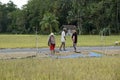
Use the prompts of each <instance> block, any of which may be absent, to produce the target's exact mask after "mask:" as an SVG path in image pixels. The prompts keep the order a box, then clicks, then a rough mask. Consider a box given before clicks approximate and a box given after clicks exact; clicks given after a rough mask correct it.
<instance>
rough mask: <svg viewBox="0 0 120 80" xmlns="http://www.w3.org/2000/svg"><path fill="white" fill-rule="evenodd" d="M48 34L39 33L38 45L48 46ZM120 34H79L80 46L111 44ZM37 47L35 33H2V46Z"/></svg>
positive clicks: (58, 40) (68, 40)
mask: <svg viewBox="0 0 120 80" xmlns="http://www.w3.org/2000/svg"><path fill="white" fill-rule="evenodd" d="M47 39H48V35H38V47H48V46H47ZM119 40H120V37H119V35H112V36H106V37H101V36H99V35H79V36H78V44H77V45H78V46H105V45H107V46H110V45H114V42H115V41H119ZM60 42H61V41H60V35H57V36H56V46H57V47H59V46H60ZM66 46H67V47H70V46H72V40H71V37H70V36H67V41H66ZM34 47H36V36H35V35H2V34H1V35H0V48H34Z"/></svg>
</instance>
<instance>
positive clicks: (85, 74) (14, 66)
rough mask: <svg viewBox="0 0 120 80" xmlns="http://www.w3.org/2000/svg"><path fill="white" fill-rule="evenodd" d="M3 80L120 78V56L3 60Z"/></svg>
mask: <svg viewBox="0 0 120 80" xmlns="http://www.w3.org/2000/svg"><path fill="white" fill-rule="evenodd" d="M0 80H120V56H111V57H108V56H106V57H101V58H76V59H52V58H28V59H12V60H0Z"/></svg>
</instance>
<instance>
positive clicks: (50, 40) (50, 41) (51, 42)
mask: <svg viewBox="0 0 120 80" xmlns="http://www.w3.org/2000/svg"><path fill="white" fill-rule="evenodd" d="M48 46H49V47H50V51H51V54H55V36H54V33H51V34H50V36H49V38H48Z"/></svg>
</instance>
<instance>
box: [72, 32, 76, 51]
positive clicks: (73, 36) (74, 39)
mask: <svg viewBox="0 0 120 80" xmlns="http://www.w3.org/2000/svg"><path fill="white" fill-rule="evenodd" d="M71 38H72V42H73V47H74V51H75V52H77V51H76V45H77V32H76V30H73V34H72V37H71Z"/></svg>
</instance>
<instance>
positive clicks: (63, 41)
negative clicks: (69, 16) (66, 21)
mask: <svg viewBox="0 0 120 80" xmlns="http://www.w3.org/2000/svg"><path fill="white" fill-rule="evenodd" d="M65 33H66V28H63V31H62V33H61V45H60V48H59V50H60V51H61V48H62V47H63V50H64V51H66V49H65V41H66V34H65Z"/></svg>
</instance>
